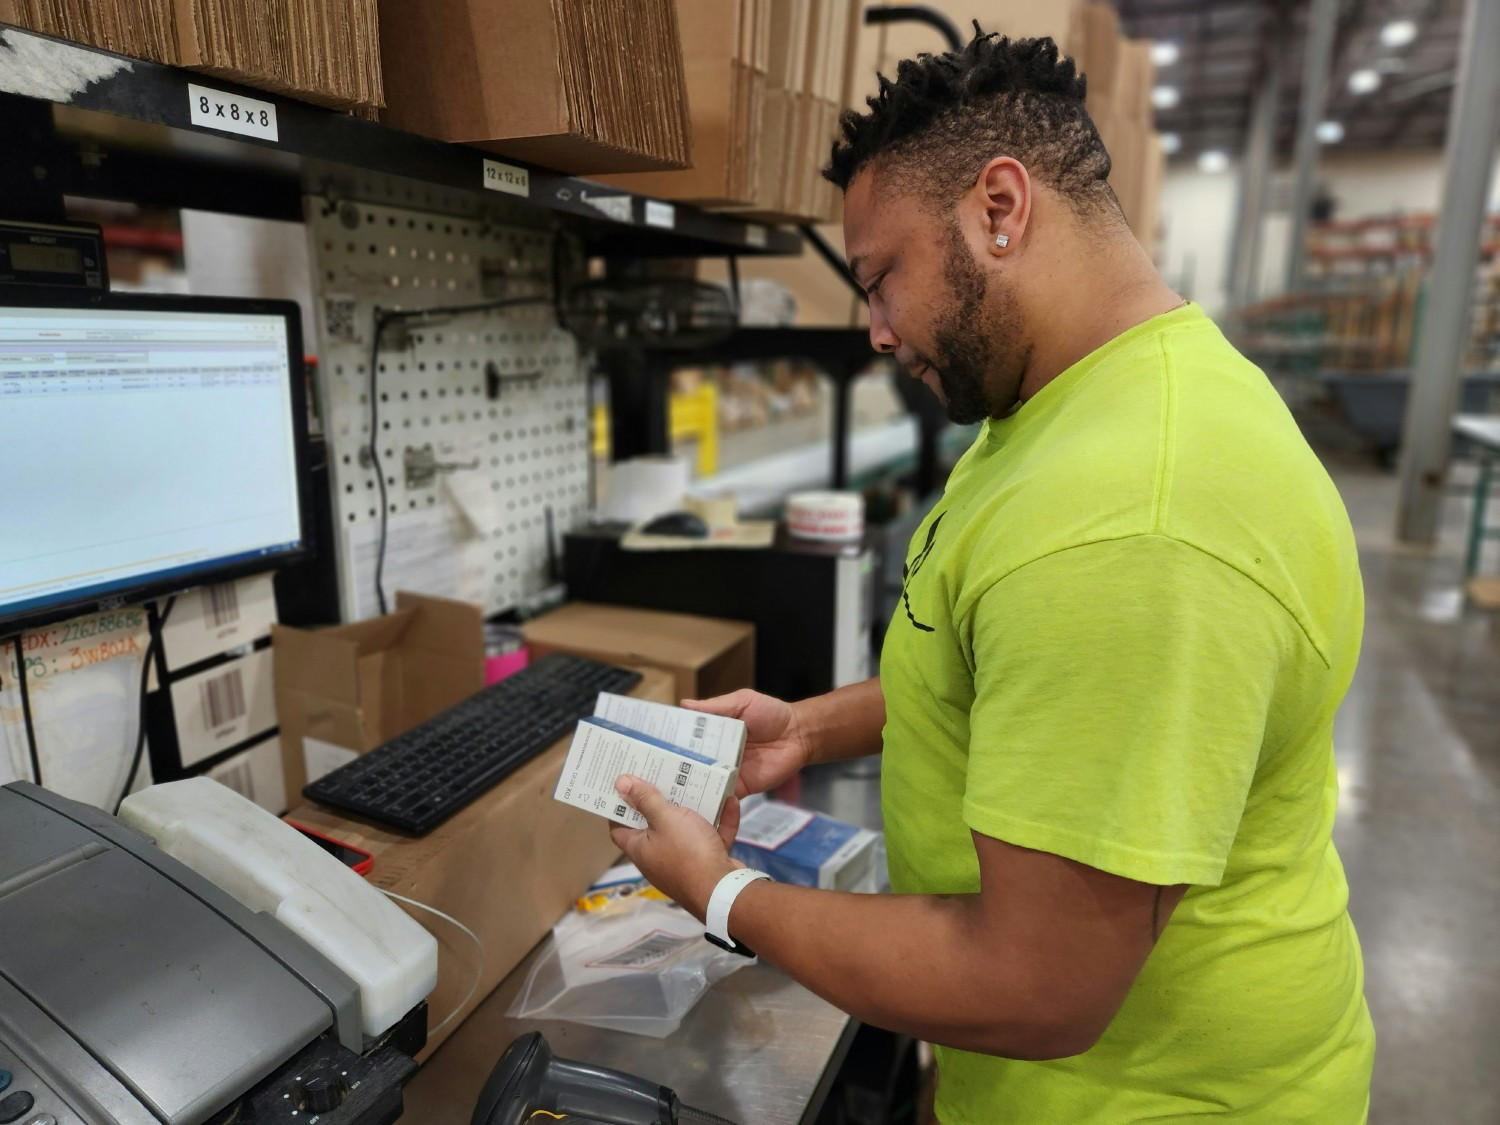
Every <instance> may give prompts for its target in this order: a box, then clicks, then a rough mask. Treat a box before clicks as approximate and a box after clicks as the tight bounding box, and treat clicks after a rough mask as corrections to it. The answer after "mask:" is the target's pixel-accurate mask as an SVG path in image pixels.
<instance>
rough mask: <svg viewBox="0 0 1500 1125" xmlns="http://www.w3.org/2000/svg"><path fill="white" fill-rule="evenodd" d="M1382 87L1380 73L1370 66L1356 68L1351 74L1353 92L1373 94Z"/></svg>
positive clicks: (1351, 91) (1350, 83)
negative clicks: (1360, 68) (1362, 68)
mask: <svg viewBox="0 0 1500 1125" xmlns="http://www.w3.org/2000/svg"><path fill="white" fill-rule="evenodd" d="M1378 89H1380V75H1379V74H1378V73H1376V72H1375V71H1373V70H1370V69H1368V68H1366V69H1364V70H1356V71H1355V72H1354V73H1353V74H1351V75H1349V92H1350V93H1351V94H1373V93H1374V92H1375V91H1376V90H1378Z"/></svg>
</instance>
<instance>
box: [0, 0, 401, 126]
mask: <svg viewBox="0 0 1500 1125" xmlns="http://www.w3.org/2000/svg"><path fill="white" fill-rule="evenodd" d="M375 4H376V0H88V2H87V3H79V2H76V0H7V3H6V4H5V6H4V7H3V8H0V16H3V17H4V18H3V22H6V23H14V24H17V25H18V26H21V27H27V28H31V29H33V30H35V31H40V32H43V33H45V34H47V35H55V36H58V37H59V38H62V39H71V40H73V41H75V42H78V43H88V44H91V45H93V46H95V47H102V48H104V49H105V50H107V51H115V52H117V53H119V54H122V55H130V56H133V57H135V58H141V59H151V60H153V61H155V62H161V63H167V64H169V65H172V66H185V67H189V68H191V69H194V70H201V71H203V72H205V73H207V74H212V75H215V76H217V77H222V78H226V79H229V80H231V81H234V82H240V83H243V84H245V85H247V86H255V87H258V88H260V89H264V90H271V91H274V92H276V93H279V94H286V95H288V96H290V97H294V98H302V99H303V100H305V101H310V102H315V103H317V104H319V105H325V106H331V107H334V108H337V109H355V110H361V111H370V110H373V109H374V108H376V107H378V106H379V105H380V104H381V101H382V97H383V95H382V89H381V80H380V31H379V27H378V25H377V17H376V8H375Z"/></svg>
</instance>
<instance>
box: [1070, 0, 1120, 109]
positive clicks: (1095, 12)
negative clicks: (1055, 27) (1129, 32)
mask: <svg viewBox="0 0 1500 1125" xmlns="http://www.w3.org/2000/svg"><path fill="white" fill-rule="evenodd" d="M1080 23H1081V26H1082V31H1083V33H1082V42H1081V43H1079V44H1078V45H1077V46H1076V48H1075V52H1074V56H1073V60H1074V62H1075V63H1077V65H1078V69H1079V71H1080V72H1082V74H1083V75H1084V77H1085V78H1087V79H1088V107H1089V112H1090V113H1092V112H1093V111H1094V110H1095V109H1097V108H1100V107H1103V106H1106V105H1109V104H1111V103H1112V102H1113V101H1114V100H1115V98H1116V86H1117V83H1118V82H1119V78H1120V49H1121V46H1122V45H1123V40H1122V39H1121V38H1120V13H1119V12H1118V11H1117V10H1116V9H1115V6H1114V5H1113V4H1103V3H1094V4H1087V5H1085V6H1084V8H1083V12H1082V14H1081V16H1080Z"/></svg>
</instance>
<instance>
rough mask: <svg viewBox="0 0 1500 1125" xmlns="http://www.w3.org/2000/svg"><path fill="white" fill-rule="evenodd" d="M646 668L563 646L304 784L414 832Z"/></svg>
mask: <svg viewBox="0 0 1500 1125" xmlns="http://www.w3.org/2000/svg"><path fill="white" fill-rule="evenodd" d="M640 681H641V674H640V673H639V672H632V671H631V670H630V669H628V668H616V667H615V666H614V665H612V664H601V663H599V662H598V661H597V660H586V659H584V658H583V657H581V656H569V655H567V654H565V653H560V652H555V653H551V654H550V655H548V656H544V657H542V658H541V659H540V660H538V661H536V662H535V663H534V664H531V665H528V666H527V667H525V668H523V669H521V670H520V671H519V672H517V673H515V675H513V676H509V677H507V678H506V679H503V680H501V681H500V682H499V683H497V684H492V685H490V686H489V687H487V688H485V689H484V690H483V691H481V692H479V693H477V694H476V695H471V696H470V697H469V698H468V699H465V700H464V701H463V702H462V703H460V704H458V706H456V707H451V708H449V709H448V710H447V711H444V712H443V713H442V714H441V715H438V716H436V717H434V718H431V719H428V720H427V721H426V722H425V723H422V724H421V725H420V726H415V727H412V729H411V730H409V731H407V732H406V733H405V734H398V735H397V736H396V737H395V738H393V739H391V740H390V741H389V742H387V743H385V744H383V745H381V746H377V747H376V748H375V749H373V750H371V751H370V752H369V753H368V754H362V755H360V756H359V757H358V758H356V759H354V761H352V762H349V763H348V764H347V765H343V766H340V767H339V768H338V769H336V770H333V771H331V772H330V773H327V774H324V775H323V776H322V777H320V778H319V779H318V780H317V781H314V782H313V783H312V784H311V785H308V786H307V787H306V788H304V789H303V790H302V792H303V795H304V796H307V797H311V798H312V799H313V800H314V801H321V802H323V804H325V805H333V806H334V807H335V808H340V809H347V810H348V811H349V812H352V813H357V814H359V815H360V816H363V817H368V818H369V819H370V820H375V821H379V822H380V823H381V824H389V825H391V826H392V827H394V828H399V829H401V830H403V831H405V832H416V833H423V832H430V831H432V829H434V828H436V827H437V826H438V825H439V824H441V823H442V822H443V821H445V820H447V819H448V818H449V817H450V816H452V815H453V814H454V813H456V812H458V810H459V809H461V808H463V807H464V806H465V805H467V804H468V803H469V802H470V801H472V800H474V798H476V797H478V796H479V795H480V794H481V793H483V792H485V791H486V790H487V789H489V788H491V787H492V786H494V785H495V784H497V783H498V782H499V781H501V780H502V779H504V778H505V777H506V776H508V775H509V774H511V773H513V772H514V771H515V770H517V769H519V768H520V767H521V766H523V765H525V764H526V763H527V762H529V761H530V760H531V759H532V758H534V757H536V756H537V755H538V754H540V753H541V752H542V751H543V750H545V749H547V747H549V746H551V745H552V744H553V743H554V742H556V741H557V740H558V739H559V738H561V737H562V736H563V735H565V734H567V733H568V732H569V731H571V730H572V729H573V727H574V726H575V725H577V723H578V720H579V719H582V718H584V717H585V716H588V715H592V714H593V713H594V707H595V705H596V704H597V702H598V699H599V693H600V692H601V691H609V692H615V693H623V692H627V691H629V690H630V689H631V688H633V687H635V685H636V684H638V683H640Z"/></svg>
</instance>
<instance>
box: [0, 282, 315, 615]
mask: <svg viewBox="0 0 1500 1125" xmlns="http://www.w3.org/2000/svg"><path fill="white" fill-rule="evenodd" d="M295 308H296V307H295V306H294V305H288V304H285V303H281V302H233V301H224V300H212V299H200V300H198V301H196V302H195V301H194V300H193V299H190V298H189V299H175V300H166V301H151V300H149V299H131V298H120V297H113V298H112V297H95V298H93V299H83V300H78V301H77V302H76V303H75V304H72V305H71V307H69V305H68V304H67V302H66V301H64V302H59V303H58V304H57V305H52V304H50V303H49V304H47V305H42V304H37V305H9V304H7V305H5V306H4V307H0V451H3V454H0V456H3V468H0V636H3V635H5V634H6V633H8V632H13V631H16V630H17V629H19V628H20V627H22V626H29V625H32V624H38V623H41V622H43V621H46V620H59V619H61V618H63V617H66V616H70V615H73V614H76V613H85V612H90V611H91V610H94V609H97V608H100V607H101V606H104V605H111V604H119V603H120V602H121V601H124V600H136V599H140V598H144V597H151V596H157V595H160V594H163V593H167V592H169V591H173V590H181V589H186V588H188V587H190V586H195V585H200V584H202V583H204V582H210V581H218V580H221V579H223V578H227V577H231V576H233V575H235V574H244V573H250V572H252V571H254V570H264V569H269V568H270V567H272V566H275V565H277V564H278V563H281V562H284V561H288V560H289V559H290V558H292V557H295V556H300V554H301V553H302V550H303V547H304V542H303V541H304V538H305V535H304V525H303V506H302V502H301V497H302V488H301V473H300V465H301V462H302V443H303V433H302V428H303V427H302V423H301V421H300V419H301V411H302V403H303V394H302V387H301V379H302V374H301V370H300V362H301V356H300V343H301V341H300V339H299V338H298V333H297V326H296V322H295V320H294V318H295V316H296V312H295Z"/></svg>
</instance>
